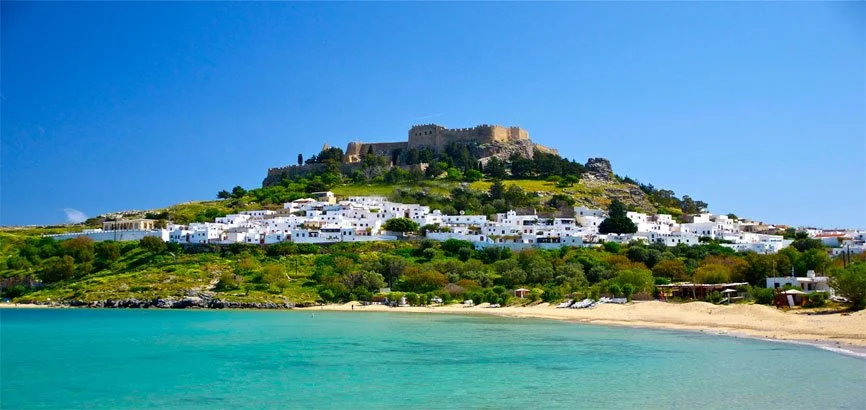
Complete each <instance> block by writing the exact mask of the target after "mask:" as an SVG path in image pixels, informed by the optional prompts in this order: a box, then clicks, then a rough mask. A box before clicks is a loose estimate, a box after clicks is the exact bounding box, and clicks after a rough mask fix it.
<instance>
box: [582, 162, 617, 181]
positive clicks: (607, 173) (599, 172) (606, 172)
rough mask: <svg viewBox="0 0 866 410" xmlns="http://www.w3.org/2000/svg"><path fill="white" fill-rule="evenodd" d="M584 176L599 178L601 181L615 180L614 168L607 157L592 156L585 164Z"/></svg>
mask: <svg viewBox="0 0 866 410" xmlns="http://www.w3.org/2000/svg"><path fill="white" fill-rule="evenodd" d="M584 168H585V171H584V174H583V177H584V178H587V179H597V180H601V181H613V180H614V176H613V169H612V168H611V166H610V161H608V160H607V158H590V159H589V160H587V161H586V165H584Z"/></svg>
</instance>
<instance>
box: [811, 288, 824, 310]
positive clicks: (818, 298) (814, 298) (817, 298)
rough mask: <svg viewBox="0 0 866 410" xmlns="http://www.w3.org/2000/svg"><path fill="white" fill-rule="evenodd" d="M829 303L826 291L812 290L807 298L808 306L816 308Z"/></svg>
mask: <svg viewBox="0 0 866 410" xmlns="http://www.w3.org/2000/svg"><path fill="white" fill-rule="evenodd" d="M825 303H827V294H826V293H824V292H812V293H810V294H809V296H808V298H807V299H806V307H810V308H815V307H821V306H824V304H825Z"/></svg>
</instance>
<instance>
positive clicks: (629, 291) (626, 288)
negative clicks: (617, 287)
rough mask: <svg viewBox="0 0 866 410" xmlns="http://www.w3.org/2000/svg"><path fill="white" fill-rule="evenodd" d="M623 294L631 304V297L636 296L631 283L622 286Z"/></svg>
mask: <svg viewBox="0 0 866 410" xmlns="http://www.w3.org/2000/svg"><path fill="white" fill-rule="evenodd" d="M622 294H623V296H625V297H626V298H627V299H628V301H629V302H631V295H633V294H634V286H632V284H631V283H626V284H625V285H622Z"/></svg>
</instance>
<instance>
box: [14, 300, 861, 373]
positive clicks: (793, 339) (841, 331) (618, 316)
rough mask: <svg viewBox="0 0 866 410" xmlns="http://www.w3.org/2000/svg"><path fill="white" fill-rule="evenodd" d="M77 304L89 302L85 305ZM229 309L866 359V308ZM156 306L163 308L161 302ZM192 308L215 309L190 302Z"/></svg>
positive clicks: (662, 304) (700, 304) (643, 305)
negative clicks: (548, 324)
mask: <svg viewBox="0 0 866 410" xmlns="http://www.w3.org/2000/svg"><path fill="white" fill-rule="evenodd" d="M67 308H77V307H76V306H68V305H37V304H13V303H0V309H67ZM78 308H89V307H86V306H81V307H78ZM228 309H230V310H298V311H310V312H315V311H330V312H351V313H355V312H367V313H370V312H375V313H383V312H384V313H426V314H449V315H464V316H466V315H469V316H481V315H486V316H498V317H506V318H514V319H542V320H559V321H564V322H570V323H582V324H590V325H599V326H616V327H631V328H645V329H658V330H671V331H685V332H697V333H704V334H708V335H716V336H729V337H737V338H748V339H756V340H763V341H770V342H783V343H793V344H799V345H807V346H812V347H817V348H820V349H823V350H827V351H831V352H834V353H839V354H844V355H848V356H854V357H858V358H861V359H866V311H860V312H854V313H850V314H819V315H810V314H802V313H795V312H785V311H780V310H778V309H776V308H773V307H769V306H762V305H713V304H710V303H706V302H689V303H682V304H674V303H666V302H658V301H649V302H633V303H630V304H626V305H614V304H604V305H600V306H597V307H594V308H591V309H559V308H555V307H553V306H550V305H548V304H547V303H541V304H538V305H534V306H521V307H503V308H489V307H487V304H481V305H478V306H473V307H464V306H462V305H444V306H433V307H397V308H392V307H388V306H384V305H366V306H365V305H361V304H360V303H358V302H350V303H346V304H330V305H322V306H311V307H298V308H294V309H249V308H241V309H233V308H228ZM157 310H164V309H159V308H157ZM166 310H167V309H166ZM187 310H210V309H203V308H190V309H187Z"/></svg>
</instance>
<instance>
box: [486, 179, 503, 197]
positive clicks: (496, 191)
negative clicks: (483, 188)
mask: <svg viewBox="0 0 866 410" xmlns="http://www.w3.org/2000/svg"><path fill="white" fill-rule="evenodd" d="M504 195H505V185H503V184H502V181H501V180H499V179H497V180H495V181H493V184H491V185H490V188H489V189H488V190H487V197H488V198H490V200H491V201H493V200H497V199H502V198H503V196H504Z"/></svg>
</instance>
